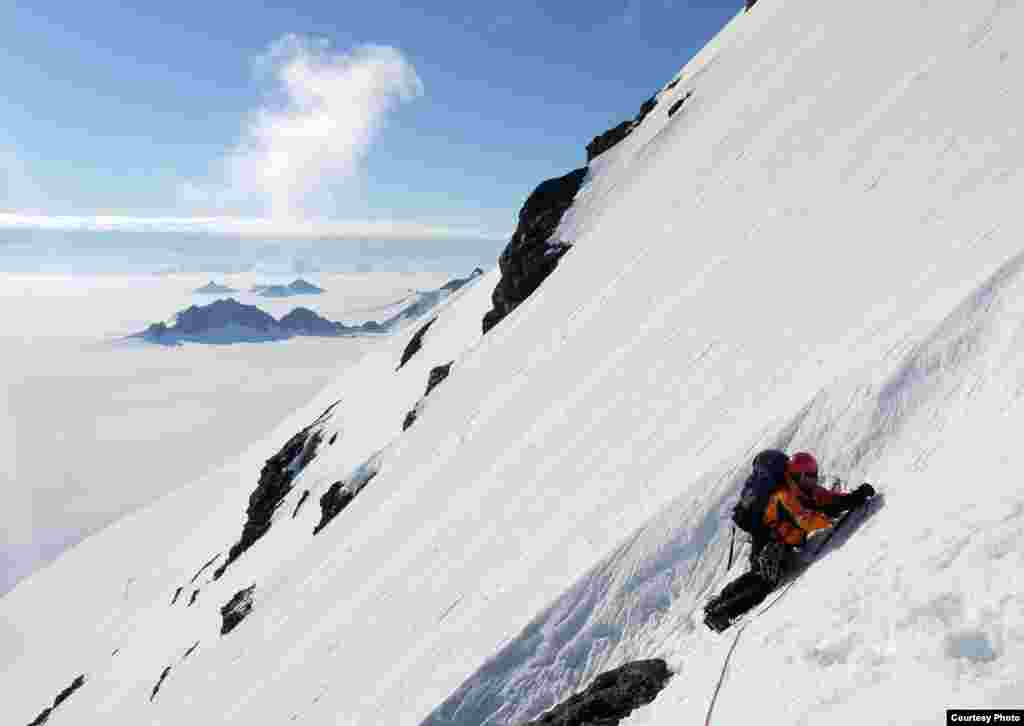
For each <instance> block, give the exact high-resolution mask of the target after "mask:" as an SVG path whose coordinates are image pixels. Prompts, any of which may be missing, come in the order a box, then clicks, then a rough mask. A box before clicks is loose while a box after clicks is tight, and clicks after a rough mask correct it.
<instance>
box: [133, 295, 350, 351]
mask: <svg viewBox="0 0 1024 726" xmlns="http://www.w3.org/2000/svg"><path fill="white" fill-rule="evenodd" d="M349 332H352V333H354V332H355V330H354V329H350V328H347V327H346V326H344V325H342V324H341V323H337V322H333V321H330V320H327V319H326V318H322V317H320V316H319V315H317V314H316V313H315V312H313V311H312V310H309V309H308V308H301V307H300V308H295V309H294V310H292V311H291V312H290V313H288V314H287V315H285V316H284V317H282V318H281V319H280V320H277V319H275V318H274V316H272V315H270V314H269V313H266V312H264V311H262V310H260V309H259V308H258V307H256V306H255V305H245V304H243V303H240V302H238V301H237V300H235V299H234V298H224V299H222V300H216V301H214V302H212V303H210V304H208V305H190V306H189V307H188V308H186V309H185V310H182V311H181V312H179V313H177V314H176V315H175V316H174V322H173V324H172V325H168V324H167V323H153V324H152V325H150V326H149V327H148V328H146V330H144V331H143V332H141V333H136V334H134V335H132V336H129V337H132V338H141V339H143V340H146V341H148V342H151V343H159V344H161V345H178V344H180V343H183V342H192V343H221V344H225V343H239V342H257V341H271V340H284V339H287V338H291V337H293V336H295V335H320V336H337V335H344V334H346V333H349Z"/></svg>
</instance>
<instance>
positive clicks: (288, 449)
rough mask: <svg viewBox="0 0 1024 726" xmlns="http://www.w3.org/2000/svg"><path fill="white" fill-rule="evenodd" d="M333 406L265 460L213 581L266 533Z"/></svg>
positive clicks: (312, 453)
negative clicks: (238, 533)
mask: <svg viewBox="0 0 1024 726" xmlns="http://www.w3.org/2000/svg"><path fill="white" fill-rule="evenodd" d="M337 405H338V402H337V401H336V402H335V403H333V404H331V405H330V406H329V407H328V408H327V410H326V411H324V412H323V413H322V414H320V416H318V417H317V419H316V420H315V421H314V422H313V423H311V424H310V425H309V426H307V427H306V428H304V429H302V430H301V431H299V432H298V433H297V434H295V435H294V436H292V437H291V438H290V439H289V440H288V442H287V443H285V445H284V446H283V447H281V450H280V451H278V452H277V453H276V454H274V455H273V456H272V457H270V458H269V459H267V461H266V463H265V464H264V465H263V469H262V471H261V472H260V480H259V483H258V484H257V485H256V489H255V490H254V491H253V493H252V494H251V495H249V506H248V507H247V508H246V510H245V513H246V521H245V524H244V525H243V527H242V536H241V538H240V539H239V540H238V542H236V543H235V544H234V545H232V546H231V549H230V551H229V552H228V557H227V559H226V560H225V561H224V564H223V565H221V566H220V567H218V568H217V570H216V571H215V572H214V573H213V579H215V580H217V579H220V576H221V575H223V574H224V571H225V570H226V569H227V568H228V566H229V565H230V564H231V563H232V562H234V561H235V560H237V559H238V558H239V557H240V556H241V555H242V553H243V552H245V551H246V550H247V549H249V548H250V547H252V545H253V543H254V542H256V540H258V539H259V538H260V537H262V536H263V535H264V534H266V533H267V530H268V529H270V524H271V519H272V517H273V515H274V511H275V510H276V509H277V506H278V505H279V504H280V503H281V502H282V501H283V500H284V498H285V496H287V494H288V492H290V491H291V489H292V481H293V480H294V479H295V477H296V476H297V475H298V474H299V472H301V471H302V470H303V469H304V468H305V467H306V465H307V464H309V462H311V461H312V460H313V459H314V458H315V457H316V451H317V448H318V447H319V446H320V442H321V440H322V439H323V434H322V433H321V431H320V429H319V428H317V427H318V426H321V425H322V424H323V423H324V422H325V421H326V420H327V419H328V418H329V417H330V415H331V412H332V411H333V410H334V407H335V406H337Z"/></svg>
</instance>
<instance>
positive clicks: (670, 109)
mask: <svg viewBox="0 0 1024 726" xmlns="http://www.w3.org/2000/svg"><path fill="white" fill-rule="evenodd" d="M692 95H693V91H687V92H686V95H685V96H683V97H682V98H680V99H679V100H678V101H676V102H675V103H673V104H672V105H671V106H669V107H668V117H669V118H672V116H673V115H675V112H676V111H678V110H679V109H680V108H682V106H683V104H684V103H686V101H687V99H689V98H690V96H692Z"/></svg>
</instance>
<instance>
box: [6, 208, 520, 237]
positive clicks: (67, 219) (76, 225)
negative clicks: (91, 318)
mask: <svg viewBox="0 0 1024 726" xmlns="http://www.w3.org/2000/svg"><path fill="white" fill-rule="evenodd" d="M0 229H36V230H56V231H69V232H73V231H87V232H151V233H172V234H190V235H191V234H206V235H212V236H217V237H235V238H240V239H285V240H316V239H339V240H340V239H373V240H384V241H386V240H425V241H428V240H482V241H494V240H501V239H504V238H505V237H507V236H508V235H507V234H506V233H505V232H494V231H491V230H487V229H484V228H481V227H477V226H465V225H449V224H444V223H423V222H416V221H407V222H403V221H396V220H387V221H373V220H362V221H361V220H332V219H295V218H288V217H284V218H269V219H268V218H257V217H214V216H211V217H130V216H46V215H34V214H20V213H0Z"/></svg>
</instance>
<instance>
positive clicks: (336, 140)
mask: <svg viewBox="0 0 1024 726" xmlns="http://www.w3.org/2000/svg"><path fill="white" fill-rule="evenodd" d="M255 69H256V71H257V74H258V77H259V78H260V79H261V80H264V81H265V82H267V83H268V84H269V91H268V93H267V96H266V97H265V99H264V102H263V104H262V105H261V106H260V107H259V108H257V109H256V110H255V111H253V112H252V113H251V114H250V115H249V118H248V119H247V121H246V125H245V128H244V130H243V132H242V135H241V140H240V141H239V142H238V143H237V145H236V146H235V147H234V148H233V149H231V150H230V151H228V152H227V153H226V154H225V155H224V157H223V158H222V159H220V160H218V161H217V163H216V164H215V165H214V169H213V172H212V174H211V178H210V179H207V180H202V181H198V182H193V183H190V184H187V185H186V186H185V187H184V188H183V189H182V196H183V199H184V201H185V202H186V203H188V204H192V205H202V206H205V207H207V208H211V207H212V208H214V209H219V210H223V209H235V210H237V209H247V210H253V209H256V210H259V213H260V214H262V215H269V216H270V217H273V218H278V219H289V218H291V219H303V218H306V217H307V216H310V215H317V216H332V215H335V214H337V212H338V211H339V204H340V201H341V200H342V198H344V197H346V195H349V196H351V195H353V194H355V193H357V192H358V187H359V176H360V173H361V166H362V161H363V159H364V157H365V156H366V153H367V151H368V149H369V148H370V146H371V145H372V143H373V142H374V140H375V138H376V136H377V134H378V132H379V131H380V129H381V127H382V126H383V124H384V122H385V119H386V117H387V115H388V114H389V113H390V112H392V111H393V110H394V109H395V108H396V107H397V106H398V105H399V104H400V103H402V102H406V101H410V100H412V99H415V98H417V97H419V96H421V95H422V94H423V83H422V81H421V80H420V78H419V76H418V75H417V73H416V70H415V68H413V66H412V64H411V63H409V62H408V61H407V60H406V59H405V57H404V56H403V55H402V53H401V52H400V51H399V50H397V49H395V48H392V47H389V46H379V45H364V46H359V47H356V48H354V49H353V50H352V51H351V52H349V53H339V52H334V51H332V50H331V48H330V45H329V43H328V41H327V40H325V39H319V38H306V37H301V36H298V35H295V34H288V35H285V36H283V37H282V38H280V39H279V40H277V41H276V42H274V43H273V44H271V46H270V48H269V49H268V51H267V53H266V54H264V55H263V56H261V57H260V58H258V59H257V61H256V63H255Z"/></svg>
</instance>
